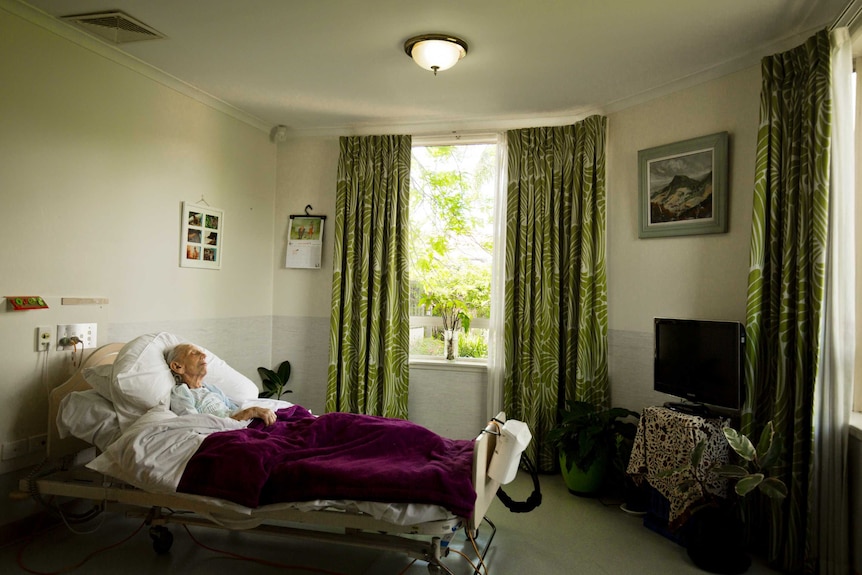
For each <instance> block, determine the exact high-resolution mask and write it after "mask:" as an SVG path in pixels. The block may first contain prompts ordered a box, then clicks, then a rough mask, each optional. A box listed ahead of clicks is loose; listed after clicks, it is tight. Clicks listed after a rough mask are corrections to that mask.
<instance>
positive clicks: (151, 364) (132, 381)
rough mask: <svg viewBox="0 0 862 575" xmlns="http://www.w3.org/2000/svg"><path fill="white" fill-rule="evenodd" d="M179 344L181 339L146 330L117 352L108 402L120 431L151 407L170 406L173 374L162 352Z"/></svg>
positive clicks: (160, 408) (164, 407)
mask: <svg viewBox="0 0 862 575" xmlns="http://www.w3.org/2000/svg"><path fill="white" fill-rule="evenodd" d="M180 343H183V340H182V339H180V338H179V337H177V336H175V335H173V334H170V333H166V332H161V333H149V334H146V335H142V336H139V337H136V338H135V339H133V340H132V341H130V342H129V343H127V344H126V345H124V346H123V348H122V349H121V350H120V352H119V353H118V354H117V359H116V360H114V365H113V371H112V376H111V380H112V381H111V383H112V386H111V401H112V402H113V404H114V408H115V409H116V410H117V417H118V419H119V422H120V428H121V429H122V430H123V431H125V430H126V429H128V427H129V426H130V425H131V424H132V423H134V422H135V421H136V420H137V419H138V418H139V417H140V416H142V415H143V414H145V413H146V412H148V411H150V410H151V409H158V410H167V409H168V407H169V406H170V399H171V389H173V387H174V376H173V374H171V370H170V368H169V367H168V364H167V363H166V362H165V351H166V350H168V349H170V348H172V347H174V346H175V345H177V344H180Z"/></svg>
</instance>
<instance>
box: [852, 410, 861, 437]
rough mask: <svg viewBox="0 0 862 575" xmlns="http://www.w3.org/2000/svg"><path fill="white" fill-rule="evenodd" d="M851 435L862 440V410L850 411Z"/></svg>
mask: <svg viewBox="0 0 862 575" xmlns="http://www.w3.org/2000/svg"><path fill="white" fill-rule="evenodd" d="M850 436H851V437H855V438H856V439H858V440H859V441H862V412H859V411H851V412H850Z"/></svg>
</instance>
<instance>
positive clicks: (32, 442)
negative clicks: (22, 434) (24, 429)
mask: <svg viewBox="0 0 862 575" xmlns="http://www.w3.org/2000/svg"><path fill="white" fill-rule="evenodd" d="M47 448H48V436H47V435H46V434H44V433H43V434H42V435H34V436H32V437H31V438H30V439H28V440H27V453H45V450H46V449H47Z"/></svg>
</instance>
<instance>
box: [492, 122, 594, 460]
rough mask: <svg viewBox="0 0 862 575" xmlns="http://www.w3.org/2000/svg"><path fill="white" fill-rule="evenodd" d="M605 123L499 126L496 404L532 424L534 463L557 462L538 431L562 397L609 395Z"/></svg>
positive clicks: (553, 416)
mask: <svg viewBox="0 0 862 575" xmlns="http://www.w3.org/2000/svg"><path fill="white" fill-rule="evenodd" d="M606 126H607V120H606V119H605V118H604V117H601V116H591V117H589V118H587V119H585V120H583V121H582V122H579V123H577V124H575V125H572V126H560V127H551V128H530V129H523V130H513V131H510V132H508V134H507V139H508V186H507V200H506V201H507V206H506V270H505V304H504V319H503V323H504V336H503V337H504V352H503V353H504V357H503V363H504V366H503V405H504V408H505V410H506V415H507V416H508V417H513V418H516V419H520V420H522V421H524V422H525V423H527V425H529V427H530V429H531V430H532V433H533V441H532V442H531V443H530V446H529V448H528V449H529V452H530V455H531V457H533V458H534V461H537V466H538V468H539V470H540V471H553V470H555V469H558V468H559V462H558V458H557V453H556V450H555V449H554V448H553V447H551V446H550V445H549V444H548V443H547V441H546V436H547V434H548V432H549V431H550V430H551V429H552V428H553V427H554V426H555V425H556V423H557V415H558V412H559V408H560V407H561V405H563V403H564V402H565V400H567V399H577V400H584V401H590V402H594V403H597V404H600V405H608V403H609V401H610V393H609V386H608V359H607V356H608V344H607V327H608V324H607V280H606V275H605V274H606V272H605V212H606V209H605V202H606V200H605V132H606Z"/></svg>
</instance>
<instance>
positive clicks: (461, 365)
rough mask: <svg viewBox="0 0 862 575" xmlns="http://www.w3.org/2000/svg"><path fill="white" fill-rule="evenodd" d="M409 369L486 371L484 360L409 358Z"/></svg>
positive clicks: (486, 362) (486, 365) (486, 364)
mask: <svg viewBox="0 0 862 575" xmlns="http://www.w3.org/2000/svg"><path fill="white" fill-rule="evenodd" d="M410 369H427V370H435V371H436V370H452V371H487V369H488V360H486V359H466V358H465V359H453V360H448V359H442V358H433V357H428V358H410Z"/></svg>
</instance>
